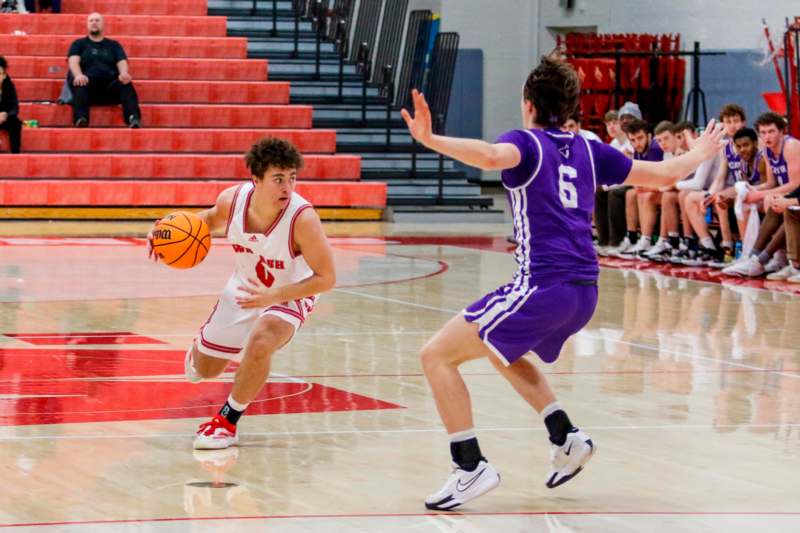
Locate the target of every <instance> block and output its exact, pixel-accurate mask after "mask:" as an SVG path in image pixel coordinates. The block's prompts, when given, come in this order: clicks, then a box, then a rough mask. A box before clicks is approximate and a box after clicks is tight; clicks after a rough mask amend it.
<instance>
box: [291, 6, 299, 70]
mask: <svg viewBox="0 0 800 533" xmlns="http://www.w3.org/2000/svg"><path fill="white" fill-rule="evenodd" d="M292 7H294V9H293V10H292V11H294V51H293V52H292V57H293V58H295V59H297V58H298V57H299V56H300V13H298V9H297V6H296V5H294V3H293V6H292Z"/></svg>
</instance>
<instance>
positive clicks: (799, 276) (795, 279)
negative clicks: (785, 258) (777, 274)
mask: <svg viewBox="0 0 800 533" xmlns="http://www.w3.org/2000/svg"><path fill="white" fill-rule="evenodd" d="M786 281H788V282H789V283H800V272H798V273H797V274H795V275H794V276H792V277H791V278H786Z"/></svg>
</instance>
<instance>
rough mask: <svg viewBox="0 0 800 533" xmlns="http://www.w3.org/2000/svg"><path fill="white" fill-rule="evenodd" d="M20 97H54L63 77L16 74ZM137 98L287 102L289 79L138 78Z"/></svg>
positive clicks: (210, 101)
mask: <svg viewBox="0 0 800 533" xmlns="http://www.w3.org/2000/svg"><path fill="white" fill-rule="evenodd" d="M14 84H15V85H16V87H17V93H18V94H19V95H20V97H21V98H20V99H21V100H23V101H30V102H36V101H55V100H56V99H57V98H58V96H59V94H60V93H61V87H62V86H63V84H64V80H48V79H44V80H37V79H28V78H23V79H20V78H16V79H15V80H14ZM135 87H136V92H137V94H138V95H139V101H140V102H145V103H147V102H163V103H166V102H175V103H206V104H288V103H289V83H288V82H263V81H261V82H248V81H215V82H213V83H209V82H208V81H186V80H178V81H174V80H169V81H167V80H141V81H137V82H136V83H135Z"/></svg>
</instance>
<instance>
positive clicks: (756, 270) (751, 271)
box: [722, 255, 764, 278]
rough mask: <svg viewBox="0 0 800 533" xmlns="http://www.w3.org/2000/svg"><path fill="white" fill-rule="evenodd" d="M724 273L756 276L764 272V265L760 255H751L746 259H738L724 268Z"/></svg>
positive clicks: (749, 276)
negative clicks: (759, 257) (759, 258)
mask: <svg viewBox="0 0 800 533" xmlns="http://www.w3.org/2000/svg"><path fill="white" fill-rule="evenodd" d="M722 273H723V274H728V275H730V276H739V277H748V278H754V277H757V276H760V275H761V274H763V273H764V265H762V264H761V262H760V261H759V260H758V256H755V255H751V256H750V257H748V258H747V259H745V260H744V261H738V262H736V263H733V264H732V265H730V266H728V267H726V268H723V269H722Z"/></svg>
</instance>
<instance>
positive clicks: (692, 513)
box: [0, 511, 800, 528]
mask: <svg viewBox="0 0 800 533" xmlns="http://www.w3.org/2000/svg"><path fill="white" fill-rule="evenodd" d="M548 515H557V516H684V517H694V516H697V517H700V516H723V517H724V516H753V517H758V516H800V511H506V512H494V513H492V512H453V511H444V512H426V513H423V512H419V513H343V514H310V515H291V514H285V515H280V514H276V515H253V516H199V517H192V516H186V517H180V516H174V517H162V518H128V519H119V520H112V519H109V520H84V521H80V520H76V521H62V522H27V523H15V524H0V528H13V527H53V526H70V525H75V526H78V525H100V524H140V523H154V522H194V521H197V522H212V521H219V520H323V519H331V518H364V519H369V518H402V517H408V518H413V517H423V516H448V517H469V516H548Z"/></svg>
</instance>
